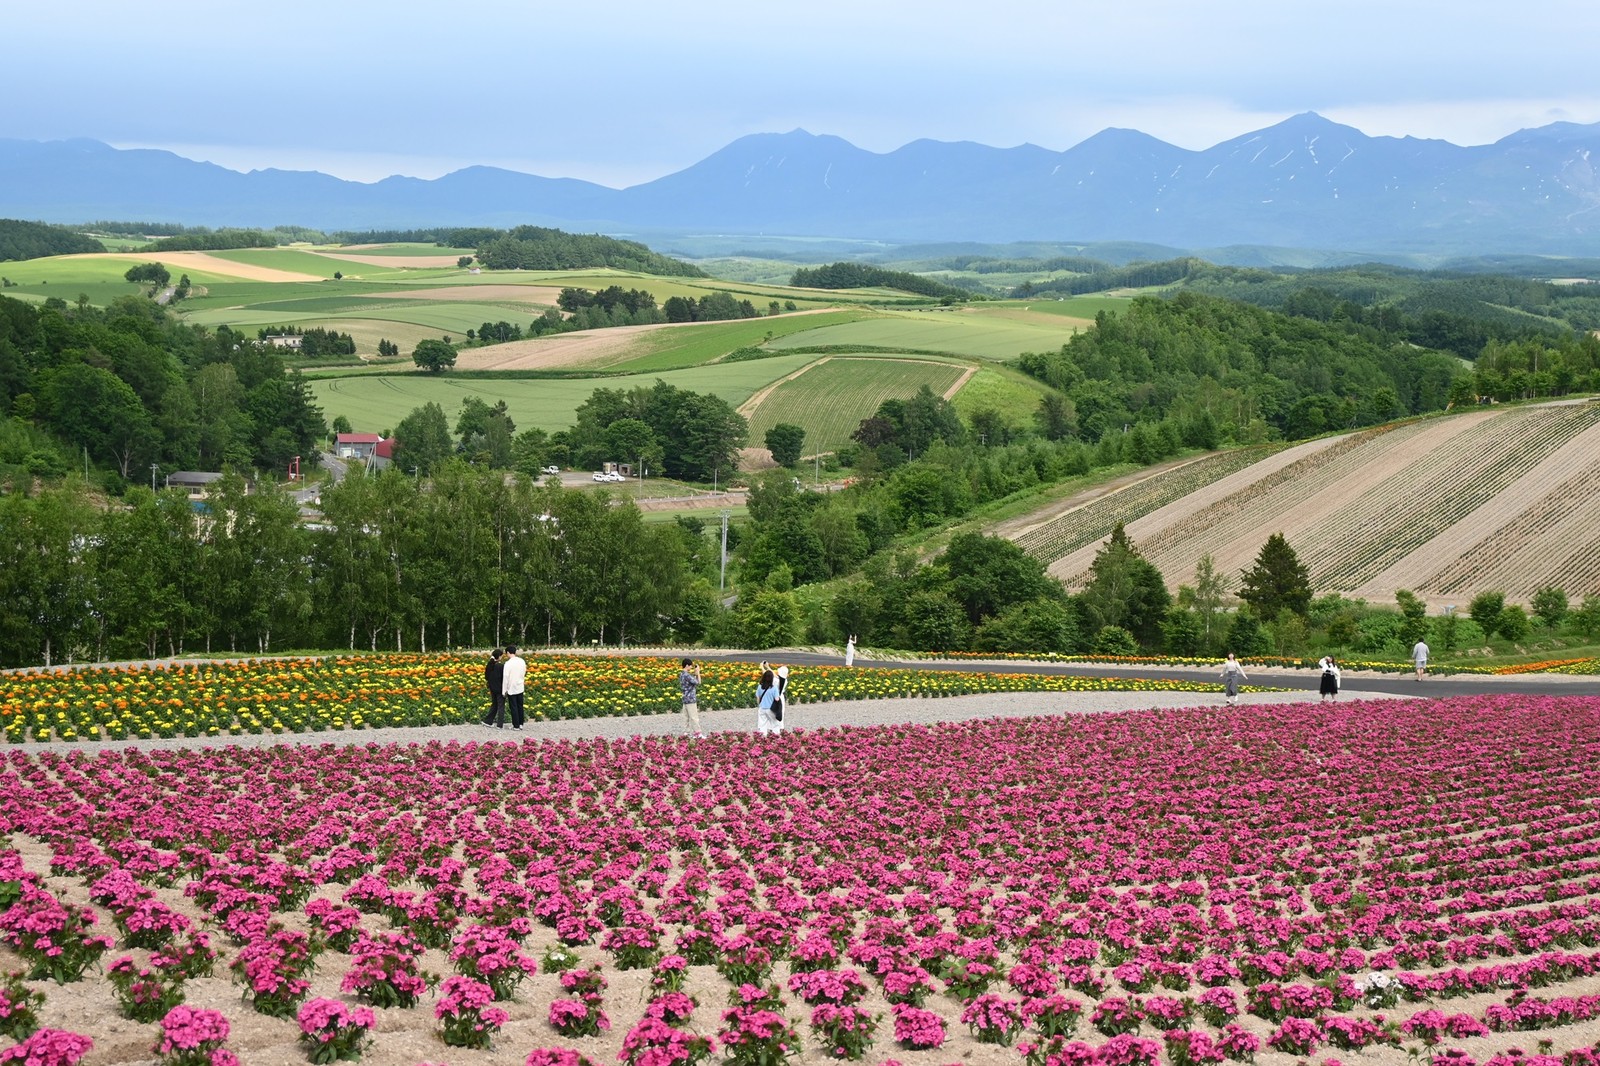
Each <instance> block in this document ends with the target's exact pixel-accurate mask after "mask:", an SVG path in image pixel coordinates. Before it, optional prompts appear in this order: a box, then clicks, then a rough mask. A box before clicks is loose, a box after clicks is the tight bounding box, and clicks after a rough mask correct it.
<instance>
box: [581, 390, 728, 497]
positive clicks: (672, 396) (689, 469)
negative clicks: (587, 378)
mask: <svg viewBox="0 0 1600 1066" xmlns="http://www.w3.org/2000/svg"><path fill="white" fill-rule="evenodd" d="M749 434H750V428H749V426H748V425H747V424H746V422H745V420H744V417H743V416H741V415H740V414H739V413H738V412H737V411H735V410H734V409H733V406H732V405H731V404H729V403H728V402H727V401H726V400H723V399H721V398H719V397H717V396H713V395H711V394H709V393H697V392H690V391H689V390H687V389H680V388H677V387H675V386H673V385H669V384H667V383H666V382H664V381H660V380H657V381H656V383H655V384H654V385H652V386H650V387H649V388H645V387H643V386H639V387H636V388H632V389H628V390H626V391H624V390H622V389H604V388H602V389H596V390H594V392H593V393H591V394H590V396H589V399H588V400H586V401H585V402H584V404H583V405H582V406H581V407H579V408H578V410H577V415H576V421H575V423H574V424H573V426H572V428H571V429H569V430H566V431H564V435H558V436H561V437H562V442H563V443H564V444H565V446H566V450H567V453H568V456H569V457H570V462H571V464H572V465H574V466H578V467H590V468H598V467H599V466H600V464H601V463H604V462H638V461H641V460H642V461H643V463H644V465H645V466H646V467H648V468H649V469H651V470H653V471H660V472H661V473H663V474H665V475H666V476H668V477H675V478H681V479H683V480H685V481H701V482H712V481H717V480H720V481H727V479H728V478H729V477H730V476H732V475H733V474H734V472H736V471H737V469H738V463H739V449H740V448H742V447H743V446H744V444H745V441H746V440H747V439H748V437H749Z"/></svg>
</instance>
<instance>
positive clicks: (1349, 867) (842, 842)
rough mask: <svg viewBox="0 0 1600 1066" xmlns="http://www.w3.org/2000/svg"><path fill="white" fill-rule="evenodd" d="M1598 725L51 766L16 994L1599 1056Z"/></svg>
mask: <svg viewBox="0 0 1600 1066" xmlns="http://www.w3.org/2000/svg"><path fill="white" fill-rule="evenodd" d="M1596 752H1600V700H1594V699H1588V698H1566V699H1552V698H1532V697H1496V698H1471V699H1465V698H1464V699H1455V700H1443V701H1430V702H1423V701H1392V702H1382V703H1373V704H1363V703H1351V704H1344V705H1336V706H1334V707H1331V708H1329V707H1317V708H1315V709H1313V708H1310V707H1305V708H1299V707H1287V708H1285V707H1261V708H1250V707H1215V706H1213V707H1210V708H1203V709H1193V710H1176V711H1161V712H1154V711H1152V712H1139V713H1129V714H1119V715H1105V716H1088V717H1084V716H1078V717H1054V718H1037V719H1007V720H988V721H976V722H967V723H961V724H952V725H945V726H937V727H925V726H906V727H881V728H873V729H852V730H816V731H812V732H809V733H805V734H789V735H785V736H783V737H780V738H766V739H765V740H762V739H758V738H754V737H743V736H723V737H717V738H713V739H712V740H709V741H707V742H704V743H702V744H698V745H684V744H682V743H679V742H676V741H672V740H667V739H646V738H635V739H630V740H622V741H602V740H591V741H580V742H561V743H545V744H518V745H503V744H478V743H471V742H468V743H462V742H451V743H447V744H440V743H435V744H428V745H409V746H398V745H387V746H380V745H372V746H369V747H365V748H335V747H331V746H330V747H324V748H303V747H281V748H276V747H274V748H264V749H262V748H257V749H227V748H224V749H216V750H202V751H195V750H186V751H152V752H141V751H125V752H103V753H100V754H97V755H94V756H90V755H88V754H87V753H85V752H84V751H82V750H80V749H60V748H57V749H50V750H46V751H44V752H42V753H39V754H28V753H24V752H20V751H12V752H10V753H7V754H5V755H4V757H3V760H0V794H3V795H4V796H5V797H6V800H7V802H6V803H5V804H4V805H3V806H0V834H5V835H6V836H7V837H8V838H9V839H11V840H13V841H16V840H29V841H33V842H35V843H36V844H38V845H42V846H44V847H45V848H47V849H48V853H49V855H50V858H49V861H48V868H47V869H40V868H29V867H28V866H27V865H26V864H25V863H23V861H22V858H21V853H19V852H17V851H12V850H10V849H9V848H7V847H3V846H0V904H4V906H3V909H0V942H3V943H4V944H5V945H6V947H5V950H7V951H9V952H11V953H12V954H14V955H15V956H16V958H18V959H19V960H20V961H22V962H23V963H24V964H26V965H27V966H28V967H29V971H28V972H29V976H28V977H27V979H26V980H23V981H18V982H13V984H12V985H11V986H8V987H0V998H4V999H5V1001H6V1003H7V1004H19V1003H20V1004H22V1005H23V1008H24V1010H25V1011H26V1012H27V1013H29V1014H31V1015H32V1016H33V1020H34V1024H37V1025H40V1026H43V1028H41V1029H40V1030H39V1031H40V1032H47V1033H51V1034H57V1033H59V1028H58V1027H59V1023H60V1022H61V1021H62V1020H63V1015H62V1013H61V1012H60V1011H57V1013H55V1014H52V1011H53V1010H56V1008H55V1006H54V1003H53V993H54V990H55V989H56V988H57V987H59V986H60V985H61V984H64V983H74V982H84V983H88V984H91V985H94V986H95V987H94V988H93V989H91V992H90V996H89V1002H88V1006H86V1007H80V1008H77V1009H78V1010H79V1014H78V1017H95V1016H105V1017H110V1016H111V1015H113V1014H116V1013H120V1014H122V1015H124V1016H126V1017H127V1018H130V1019H133V1020H134V1021H135V1022H137V1023H138V1024H143V1025H146V1026H148V1027H149V1028H148V1030H147V1032H148V1037H149V1044H148V1046H151V1047H159V1046H160V1044H161V1043H162V1042H163V1041H166V1040H175V1041H191V1042H201V1043H203V1042H204V1041H211V1042H212V1044H214V1045H215V1046H214V1047H211V1048H210V1050H208V1051H207V1052H206V1054H207V1056H210V1055H211V1054H212V1052H213V1051H221V1052H227V1053H228V1054H234V1053H237V1054H239V1055H240V1056H241V1057H244V1058H246V1059H248V1058H250V1057H251V1056H250V1053H251V1052H256V1053H259V1054H261V1055H262V1057H263V1060H265V1059H266V1058H270V1057H271V1054H270V1053H269V1052H270V1050H271V1049H272V1048H275V1047H298V1048H299V1050H300V1053H302V1054H303V1055H304V1056H305V1057H307V1058H308V1059H310V1060H311V1061H313V1062H316V1061H328V1060H326V1059H318V1058H316V1057H315V1056H316V1055H318V1054H322V1055H330V1054H333V1053H332V1052H331V1051H328V1050H327V1047H328V1045H337V1047H338V1048H342V1049H349V1051H350V1053H351V1054H354V1055H360V1054H365V1053H369V1052H368V1051H367V1049H368V1048H369V1047H370V1048H372V1049H374V1050H375V1051H376V1052H377V1053H378V1054H379V1055H382V1054H384V1052H383V1048H384V1046H385V1041H386V1038H391V1034H394V1033H403V1032H407V1031H419V1030H426V1031H430V1032H432V1033H433V1034H434V1035H435V1037H436V1038H437V1040H438V1041H439V1042H440V1044H441V1046H443V1045H449V1046H453V1047H463V1048H468V1049H472V1048H483V1047H489V1048H490V1049H491V1050H492V1051H493V1053H494V1054H495V1056H496V1061H511V1059H512V1058H520V1057H524V1056H525V1057H526V1061H527V1062H528V1063H530V1064H532V1066H582V1064H581V1062H579V1061H578V1060H579V1058H580V1057H588V1058H589V1059H590V1060H592V1061H593V1062H596V1063H610V1062H616V1061H618V1060H620V1061H622V1062H624V1063H627V1064H628V1066H654V1064H657V1063H660V1064H663V1066H667V1064H676V1063H685V1064H693V1063H695V1062H697V1061H699V1060H700V1059H704V1058H706V1057H707V1056H709V1055H711V1054H713V1053H717V1054H721V1055H722V1056H723V1057H724V1058H725V1059H727V1060H728V1061H729V1062H730V1063H733V1064H734V1066H775V1064H778V1063H781V1062H783V1061H784V1060H787V1059H794V1058H797V1057H798V1058H803V1059H804V1060H805V1061H809V1062H822V1061H825V1060H828V1059H838V1058H843V1059H854V1058H867V1057H882V1056H886V1055H896V1056H899V1055H904V1056H905V1057H906V1059H907V1060H908V1061H910V1062H915V1063H925V1064H928V1066H932V1064H934V1063H939V1062H947V1061H952V1060H956V1059H959V1058H962V1057H964V1056H966V1055H969V1054H973V1053H974V1052H976V1051H978V1050H979V1048H980V1046H981V1045H997V1046H1002V1047H1003V1046H1012V1047H1014V1048H1015V1049H1016V1050H1015V1051H1014V1052H1012V1053H1011V1054H1015V1055H1016V1056H1017V1059H1016V1060H1015V1061H1016V1062H1017V1063H1018V1066H1067V1064H1090V1063H1097V1064H1106V1066H1113V1064H1116V1066H1124V1064H1126V1066H1131V1064H1136V1063H1146V1064H1152V1066H1153V1064H1155V1063H1156V1062H1157V1061H1158V1060H1159V1059H1160V1057H1161V1056H1162V1055H1163V1054H1164V1055H1165V1056H1166V1060H1167V1062H1169V1063H1170V1064H1172V1066H1188V1064H1191V1063H1215V1062H1220V1061H1223V1060H1226V1059H1241V1060H1242V1059H1248V1058H1249V1057H1251V1056H1252V1055H1254V1056H1257V1057H1258V1058H1259V1059H1261V1060H1263V1061H1271V1062H1288V1061H1290V1057H1303V1056H1306V1055H1311V1054H1317V1053H1319V1052H1322V1051H1324V1050H1326V1049H1338V1050H1352V1051H1353V1050H1360V1049H1362V1048H1369V1047H1370V1048H1377V1049H1380V1054H1381V1053H1382V1049H1385V1048H1395V1049H1400V1050H1401V1051H1402V1052H1403V1051H1407V1050H1409V1051H1417V1052H1419V1053H1421V1052H1423V1051H1427V1052H1429V1054H1435V1055H1438V1056H1444V1057H1446V1059H1447V1061H1449V1062H1452V1063H1456V1064H1458V1066H1466V1064H1467V1063H1469V1062H1471V1063H1477V1062H1485V1063H1494V1064H1495V1066H1504V1064H1505V1063H1507V1062H1509V1061H1511V1060H1512V1059H1513V1058H1516V1056H1513V1055H1512V1052H1511V1049H1513V1048H1514V1047H1520V1046H1523V1045H1524V1044H1526V1043H1527V1042H1528V1038H1527V1034H1530V1033H1532V1034H1536V1038H1537V1040H1538V1041H1540V1042H1541V1043H1543V1042H1544V1041H1549V1042H1550V1047H1551V1048H1552V1049H1553V1050H1555V1051H1559V1052H1562V1053H1565V1063H1566V1066H1590V1064H1592V1063H1593V1062H1594V1061H1595V1060H1594V1057H1593V1056H1594V1054H1595V1051H1596V1049H1595V1048H1594V1047H1593V1046H1592V1043H1591V1042H1590V1041H1588V1040H1586V1039H1584V1038H1582V1037H1581V1036H1580V1035H1579V1034H1580V1033H1581V1032H1582V1030H1581V1029H1578V1028H1577V1027H1579V1026H1582V1025H1584V1024H1588V1023H1591V1022H1592V1021H1593V1020H1594V1019H1595V1018H1596V1017H1597V1012H1600V999H1597V998H1596V995H1595V992H1594V982H1595V980H1596V978H1597V977H1600V821H1597V820H1596V818H1595V817H1594V810H1593V797H1594V796H1595V795H1596V794H1600V759H1596V758H1595V755H1596ZM72 900H86V901H87V902H84V903H75V902H70V901H72ZM113 953H115V954H113ZM102 973H103V974H104V977H102V976H101V974H102ZM444 974H448V976H441V975H444ZM225 983H231V984H232V985H233V986H235V988H236V989H237V990H238V991H242V992H243V995H244V1001H243V1003H239V999H238V996H237V995H230V994H228V992H227V991H226V990H225V989H219V988H217V987H216V986H217V985H220V984H225ZM228 1002H233V1003H239V1005H238V1006H236V1007H234V1008H232V1009H227V1010H224V1011H223V1012H222V1013H221V1014H217V1012H216V1011H215V1010H205V1009H202V1008H200V1007H197V1006H195V1004H200V1003H206V1004H220V1003H228ZM96 1011H98V1012H99V1014H98V1015H97V1014H96ZM175 1012H179V1013H176V1014H175ZM185 1012H186V1013H185ZM366 1012H376V1013H377V1014H378V1015H379V1016H380V1017H382V1018H384V1019H385V1021H384V1024H379V1025H369V1024H366V1022H367V1020H368V1018H369V1017H370V1015H369V1014H368V1013H366ZM16 1013H18V1012H17V1011H16V1010H0V1015H7V1016H9V1015H12V1014H16ZM219 1033H220V1034H221V1035H220V1036H218V1035H217V1034H219ZM173 1034H177V1035H176V1036H174V1035H173ZM203 1034H210V1035H209V1036H204V1040H202V1035H203ZM230 1034H231V1035H230ZM9 1035H11V1036H12V1037H13V1039H19V1040H21V1039H24V1038H25V1039H27V1040H34V1039H37V1040H38V1042H39V1043H40V1045H41V1049H42V1048H43V1045H44V1044H45V1043H49V1045H50V1047H51V1048H57V1049H58V1050H59V1048H58V1045H60V1046H61V1047H65V1046H66V1045H67V1044H71V1043H72V1042H71V1041H69V1040H67V1039H66V1037H67V1036H72V1035H74V1034H66V1035H65V1036H58V1035H51V1036H49V1037H45V1038H39V1037H37V1034H35V1035H34V1037H25V1035H18V1034H17V1033H11V1034H9ZM101 1035H102V1032H101V1031H100V1030H91V1031H90V1032H88V1033H85V1034H77V1036H78V1039H80V1040H81V1039H82V1038H83V1037H88V1038H90V1039H98V1038H100V1037H101ZM224 1045H227V1046H224ZM18 1046H19V1047H24V1046H26V1045H24V1044H19V1045H18ZM72 1046H74V1047H76V1046H78V1045H76V1044H73V1045H72ZM176 1046H177V1045H176V1044H174V1047H176ZM5 1054H9V1053H5V1052H0V1061H8V1060H6V1059H5V1058H4V1055H5ZM26 1054H31V1052H29V1053H19V1054H18V1055H15V1056H12V1057H13V1058H18V1059H25V1058H26ZM45 1054H46V1052H45V1051H44V1050H40V1055H39V1057H38V1061H41V1062H45V1061H48V1062H52V1063H54V1062H57V1061H60V1062H63V1063H65V1062H67V1061H68V1059H66V1058H60V1059H50V1058H46V1057H44V1056H45ZM164 1054H165V1053H163V1055H164ZM1521 1058H1522V1061H1523V1062H1524V1063H1529V1064H1533V1066H1560V1064H1561V1063H1562V1059H1561V1057H1559V1056H1556V1057H1552V1058H1549V1059H1548V1061H1545V1060H1539V1061H1538V1063H1537V1064H1535V1057H1534V1056H1522V1057H1521ZM191 1061H195V1062H200V1061H209V1062H211V1063H212V1064H213V1066H218V1064H217V1060H216V1059H215V1058H214V1057H208V1058H207V1059H199V1058H196V1059H194V1060H191ZM385 1061H393V1060H392V1058H391V1059H386V1060H385ZM452 1061H454V1059H452ZM473 1061H488V1060H487V1059H482V1060H473Z"/></svg>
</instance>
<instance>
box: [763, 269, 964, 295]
mask: <svg viewBox="0 0 1600 1066" xmlns="http://www.w3.org/2000/svg"><path fill="white" fill-rule="evenodd" d="M789 284H790V285H793V286H795V287H797V288H805V289H899V290H901V291H902V292H911V293H916V294H917V295H918V296H931V297H933V298H934V299H936V300H944V299H949V300H968V299H971V298H972V293H970V292H968V291H967V290H966V289H958V288H956V287H955V286H954V285H945V284H942V283H941V282H937V281H934V280H933V279H932V278H925V277H923V276H922V275H920V274H911V273H907V272H905V271H899V270H885V269H884V268H882V267H875V266H869V265H868V264H866V263H851V262H838V263H829V264H827V265H826V266H819V267H801V268H800V269H799V270H796V271H795V272H794V275H793V276H792V277H790V278H789Z"/></svg>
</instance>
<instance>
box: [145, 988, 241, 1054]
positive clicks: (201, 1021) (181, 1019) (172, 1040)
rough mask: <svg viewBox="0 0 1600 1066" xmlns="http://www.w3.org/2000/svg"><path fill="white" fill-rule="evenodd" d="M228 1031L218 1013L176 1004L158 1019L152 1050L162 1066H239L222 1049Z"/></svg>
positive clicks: (228, 1052) (226, 1023)
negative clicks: (157, 1033) (154, 1043)
mask: <svg viewBox="0 0 1600 1066" xmlns="http://www.w3.org/2000/svg"><path fill="white" fill-rule="evenodd" d="M228 1032H229V1025H228V1019H227V1018H225V1017H223V1015H222V1014H221V1013H220V1012H218V1011H214V1010H202V1009H198V1008H195V1007H190V1006H188V1005H186V1004H181V1003H180V1004H179V1005H178V1006H176V1007H173V1008H172V1010H170V1011H168V1012H167V1016H166V1017H165V1018H163V1019H161V1039H160V1040H158V1041H157V1042H156V1046H155V1047H154V1048H153V1049H152V1050H154V1051H155V1054H156V1057H157V1058H158V1059H160V1060H161V1063H162V1066H239V1059H238V1057H237V1056H235V1055H234V1053H233V1052H232V1051H230V1050H228V1049H227V1048H226V1047H224V1046H223V1045H224V1044H225V1043H226V1042H227V1040H228Z"/></svg>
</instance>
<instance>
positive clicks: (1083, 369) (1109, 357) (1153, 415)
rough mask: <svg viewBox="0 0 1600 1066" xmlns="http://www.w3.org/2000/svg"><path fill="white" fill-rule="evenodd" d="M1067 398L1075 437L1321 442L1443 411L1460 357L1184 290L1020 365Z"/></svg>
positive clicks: (1102, 319)
mask: <svg viewBox="0 0 1600 1066" xmlns="http://www.w3.org/2000/svg"><path fill="white" fill-rule="evenodd" d="M1017 365H1018V366H1019V367H1020V368H1021V369H1022V370H1023V371H1025V372H1026V373H1028V374H1030V375H1032V376H1034V377H1036V378H1038V379H1039V380H1040V381H1043V382H1045V383H1046V384H1048V385H1050V386H1052V387H1053V388H1056V389H1059V390H1060V391H1061V392H1062V393H1063V394H1064V396H1065V401H1066V407H1065V409H1064V410H1063V412H1062V417H1063V419H1064V427H1065V430H1066V431H1067V433H1068V434H1069V435H1076V436H1080V437H1082V438H1083V439H1085V440H1090V441H1094V440H1099V439H1100V438H1101V437H1103V436H1105V435H1106V434H1107V433H1112V432H1117V433H1120V432H1122V431H1123V428H1124V427H1125V426H1131V425H1133V424H1136V423H1140V422H1159V421H1161V420H1162V419H1165V418H1169V417H1175V418H1177V419H1179V420H1180V421H1192V420H1196V419H1200V418H1201V417H1202V414H1203V415H1204V417H1207V418H1209V419H1211V420H1213V421H1214V422H1215V423H1216V424H1217V425H1219V426H1220V427H1221V428H1222V434H1223V437H1224V439H1233V440H1237V441H1241V442H1243V441H1253V440H1264V439H1267V438H1269V437H1277V436H1281V437H1284V438H1288V439H1297V438H1300V437H1308V436H1313V435H1315V434H1318V433H1323V432H1326V431H1328V430H1334V429H1348V428H1351V427H1354V426H1365V425H1373V424H1376V423H1378V422H1384V421H1387V420H1389V419H1392V418H1396V417H1399V416H1400V415H1404V414H1415V413H1418V412H1422V411H1437V410H1442V409H1443V408H1444V407H1445V405H1446V404H1447V403H1448V402H1450V399H1451V389H1452V385H1453V383H1454V381H1455V379H1456V378H1457V376H1459V375H1461V374H1462V373H1463V368H1462V367H1461V365H1460V363H1459V361H1458V360H1456V359H1455V358H1453V357H1452V356H1450V355H1447V354H1445V353H1442V352H1436V351H1428V350H1426V349H1421V348H1417V347H1415V346H1413V345H1410V344H1406V343H1404V342H1401V341H1399V340H1397V339H1394V338H1390V337H1385V336H1383V335H1382V334H1380V333H1378V332H1376V331H1373V330H1371V329H1368V328H1365V327H1361V326H1359V325H1357V324H1354V323H1348V322H1329V323H1322V322H1317V321H1314V320H1310V319H1305V318H1297V317H1294V316H1290V315H1284V314H1279V313H1276V312H1272V311H1267V310H1264V309H1261V308H1257V307H1252V306H1250V305H1247V304H1241V303H1238V302H1236V301H1230V300H1222V299H1218V298H1216V297H1210V296H1202V295H1200V294H1197V293H1192V292H1187V291H1185V292H1180V293H1178V294H1177V295H1176V296H1174V297H1172V298H1170V299H1162V298H1159V297H1153V296H1144V297H1138V298H1136V299H1135V300H1134V301H1133V302H1132V303H1131V304H1130V305H1129V307H1128V309H1127V310H1126V311H1124V312H1121V313H1119V314H1114V313H1109V312H1104V313H1101V314H1100V315H1099V316H1097V318H1096V324H1095V328H1094V329H1093V330H1090V331H1086V332H1084V333H1080V334H1077V335H1076V336H1074V337H1073V338H1072V340H1071V341H1069V342H1068V343H1067V344H1065V345H1063V346H1062V347H1061V348H1060V349H1059V350H1058V351H1055V352H1049V353H1042V354H1040V353H1029V354H1025V355H1023V356H1022V357H1021V358H1020V359H1019V360H1018V364H1017Z"/></svg>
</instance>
